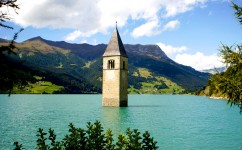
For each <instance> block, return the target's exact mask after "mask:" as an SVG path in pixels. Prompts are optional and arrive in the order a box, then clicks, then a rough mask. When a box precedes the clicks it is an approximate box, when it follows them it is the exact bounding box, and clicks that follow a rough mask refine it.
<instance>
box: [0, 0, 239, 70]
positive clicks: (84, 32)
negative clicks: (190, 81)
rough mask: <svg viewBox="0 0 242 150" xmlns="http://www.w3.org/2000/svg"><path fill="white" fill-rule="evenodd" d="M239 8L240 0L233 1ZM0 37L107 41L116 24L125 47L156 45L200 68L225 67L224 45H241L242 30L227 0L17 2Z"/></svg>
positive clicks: (170, 54)
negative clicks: (222, 56)
mask: <svg viewBox="0 0 242 150" xmlns="http://www.w3.org/2000/svg"><path fill="white" fill-rule="evenodd" d="M233 2H236V3H237V4H239V5H241V4H242V3H241V0H234V1H233ZM18 3H19V4H20V10H18V14H15V13H14V12H12V11H11V10H9V9H7V11H8V12H9V13H11V17H12V20H11V22H8V24H9V25H11V26H14V28H15V30H14V31H11V30H4V29H1V31H0V37H1V38H7V39H10V38H11V37H12V35H13V33H14V32H16V31H17V30H18V29H20V28H21V27H23V28H24V31H23V32H22V33H21V34H20V35H19V38H18V40H17V41H18V42H22V41H24V40H27V39H29V38H32V37H36V36H41V37H43V38H45V39H48V40H53V41H66V42H70V43H89V44H92V45H96V44H100V43H105V44H107V43H108V42H109V38H110V36H111V33H112V31H113V29H114V27H115V22H116V21H117V22H118V29H119V32H120V34H121V38H122V40H123V43H125V44H158V45H159V46H160V47H161V49H162V50H163V51H165V52H166V54H167V55H168V56H169V57H170V58H171V59H173V60H175V61H176V62H178V63H181V64H184V65H189V66H192V67H194V68H195V69H197V70H203V69H209V68H214V67H220V66H223V64H222V63H221V58H220V56H218V49H219V47H220V46H221V43H223V44H227V45H234V44H241V43H242V38H241V35H242V26H241V25H240V24H239V22H238V21H237V20H236V19H235V17H234V14H233V9H232V8H231V1H229V0H92V1H90V0H38V1H30V0H18Z"/></svg>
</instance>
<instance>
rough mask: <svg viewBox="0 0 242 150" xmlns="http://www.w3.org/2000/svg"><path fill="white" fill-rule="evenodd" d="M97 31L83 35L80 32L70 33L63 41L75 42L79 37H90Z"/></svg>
mask: <svg viewBox="0 0 242 150" xmlns="http://www.w3.org/2000/svg"><path fill="white" fill-rule="evenodd" d="M96 32H97V31H95V30H94V31H90V32H86V33H83V32H81V31H80V30H76V31H74V32H71V33H70V34H68V35H67V36H66V37H65V40H66V41H74V40H76V39H77V38H79V37H80V36H81V37H90V36H91V35H93V34H95V33H96Z"/></svg>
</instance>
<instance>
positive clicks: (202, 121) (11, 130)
mask: <svg viewBox="0 0 242 150" xmlns="http://www.w3.org/2000/svg"><path fill="white" fill-rule="evenodd" d="M101 105H102V104H101V95H11V96H10V97H8V96H7V95H0V149H1V150H5V149H12V148H13V146H12V145H13V142H14V141H19V142H20V143H22V144H23V146H24V147H25V148H26V149H35V145H36V139H37V138H36V133H37V132H36V131H37V129H38V128H39V127H41V128H44V129H45V131H46V132H47V131H48V129H49V128H50V127H51V128H53V129H54V130H55V132H56V133H57V138H59V139H62V138H63V137H64V135H65V134H66V133H67V131H68V124H69V123H70V122H72V123H74V125H75V126H76V127H83V128H85V126H86V122H88V121H91V122H94V121H95V120H99V121H101V123H102V125H103V126H104V128H105V129H107V128H111V129H112V130H113V132H114V134H115V135H116V136H115V138H116V137H117V134H119V133H120V132H125V130H126V128H128V127H131V128H132V129H135V128H138V129H139V131H141V132H142V133H143V132H144V131H146V130H148V131H149V132H150V133H151V135H152V136H153V137H154V138H155V140H157V141H158V145H159V147H160V149H242V115H240V113H239V108H238V107H229V106H226V101H221V100H212V99H209V98H206V97H197V96H185V95H184V96H181V95H129V107H127V108H104V107H102V106H101Z"/></svg>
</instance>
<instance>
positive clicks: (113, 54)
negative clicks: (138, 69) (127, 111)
mask: <svg viewBox="0 0 242 150" xmlns="http://www.w3.org/2000/svg"><path fill="white" fill-rule="evenodd" d="M102 82H103V83H102V84H103V85H102V105H103V106H111V107H127V106H128V91H127V89H128V55H127V54H126V51H125V49H124V45H123V42H122V40H121V38H120V35H119V32H118V29H117V25H116V28H115V29H114V31H113V34H112V37H111V39H110V41H109V44H108V46H107V48H106V51H105V52H104V54H103V80H102Z"/></svg>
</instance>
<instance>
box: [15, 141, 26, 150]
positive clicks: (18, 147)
mask: <svg viewBox="0 0 242 150" xmlns="http://www.w3.org/2000/svg"><path fill="white" fill-rule="evenodd" d="M13 145H14V147H15V148H14V150H23V149H24V148H23V146H22V144H20V145H19V143H18V142H14V143H13Z"/></svg>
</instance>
